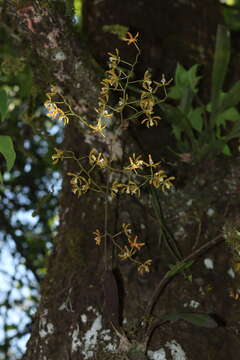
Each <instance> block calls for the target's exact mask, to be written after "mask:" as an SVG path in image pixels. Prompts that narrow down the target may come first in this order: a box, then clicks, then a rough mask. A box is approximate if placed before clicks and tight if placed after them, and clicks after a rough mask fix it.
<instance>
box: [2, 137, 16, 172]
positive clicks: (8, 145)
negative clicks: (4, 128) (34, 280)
mask: <svg viewBox="0 0 240 360" xmlns="http://www.w3.org/2000/svg"><path fill="white" fill-rule="evenodd" d="M0 153H1V154H2V155H3V157H4V158H5V160H6V162H7V171H10V170H11V169H12V167H13V165H14V162H15V159H16V153H15V151H14V147H13V142H12V139H11V138H10V136H5V135H1V136H0Z"/></svg>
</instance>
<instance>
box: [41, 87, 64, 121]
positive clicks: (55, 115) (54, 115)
mask: <svg viewBox="0 0 240 360" xmlns="http://www.w3.org/2000/svg"><path fill="white" fill-rule="evenodd" d="M57 94H59V89H58V87H57V86H53V85H52V86H51V92H49V93H47V94H46V96H47V98H48V100H47V101H45V103H44V106H45V108H46V109H47V116H48V117H50V118H51V119H59V120H62V121H63V122H64V124H65V125H67V124H68V123H69V118H68V116H67V115H66V113H65V112H64V111H63V110H62V109H60V108H59V107H58V106H57V104H59V103H56V102H54V101H53V100H52V98H53V97H55V96H56V95H57Z"/></svg>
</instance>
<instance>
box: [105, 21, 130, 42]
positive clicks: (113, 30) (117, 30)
mask: <svg viewBox="0 0 240 360" xmlns="http://www.w3.org/2000/svg"><path fill="white" fill-rule="evenodd" d="M102 29H103V31H105V32H109V33H110V34H113V35H117V36H118V37H119V38H120V39H121V38H122V37H124V36H126V34H127V32H128V31H129V28H128V27H127V26H123V25H119V24H112V25H104V26H103V28H102Z"/></svg>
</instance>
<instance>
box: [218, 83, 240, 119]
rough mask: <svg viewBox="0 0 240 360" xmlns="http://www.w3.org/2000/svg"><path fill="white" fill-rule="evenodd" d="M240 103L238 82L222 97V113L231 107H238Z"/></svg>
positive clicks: (239, 85)
mask: <svg viewBox="0 0 240 360" xmlns="http://www.w3.org/2000/svg"><path fill="white" fill-rule="evenodd" d="M239 102H240V81H237V82H236V84H235V85H234V86H233V87H232V88H231V89H230V90H229V91H228V92H227V93H226V94H224V96H223V97H222V101H221V104H220V109H219V111H220V112H224V111H225V110H227V109H228V108H230V107H233V106H236V105H237V104H238V103H239Z"/></svg>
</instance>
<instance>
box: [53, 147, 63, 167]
mask: <svg viewBox="0 0 240 360" xmlns="http://www.w3.org/2000/svg"><path fill="white" fill-rule="evenodd" d="M54 150H55V154H53V155H52V160H53V164H54V165H55V164H57V163H58V161H59V160H63V159H64V151H63V150H60V149H57V148H54Z"/></svg>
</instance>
